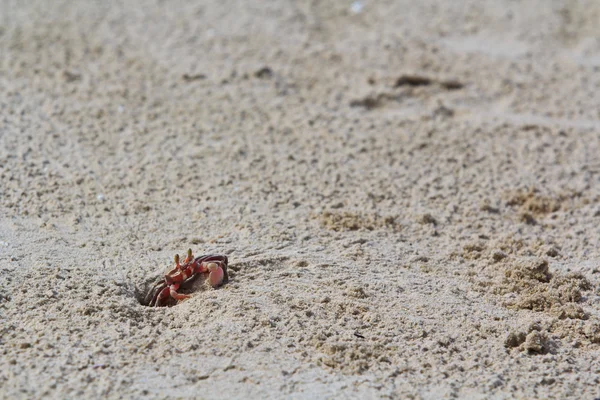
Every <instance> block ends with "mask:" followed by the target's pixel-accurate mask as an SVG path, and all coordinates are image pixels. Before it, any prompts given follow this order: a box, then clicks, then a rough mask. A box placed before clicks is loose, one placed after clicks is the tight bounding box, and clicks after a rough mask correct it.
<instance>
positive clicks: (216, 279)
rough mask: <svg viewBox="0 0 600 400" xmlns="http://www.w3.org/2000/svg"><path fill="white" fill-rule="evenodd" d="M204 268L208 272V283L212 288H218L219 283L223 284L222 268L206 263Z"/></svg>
mask: <svg viewBox="0 0 600 400" xmlns="http://www.w3.org/2000/svg"><path fill="white" fill-rule="evenodd" d="M206 268H207V269H208V271H209V274H208V281H209V282H210V285H211V286H212V287H214V288H216V287H217V286H220V285H221V283H223V277H224V276H225V273H224V272H223V268H221V266H220V265H219V264H217V263H213V262H211V263H208V265H207V266H206Z"/></svg>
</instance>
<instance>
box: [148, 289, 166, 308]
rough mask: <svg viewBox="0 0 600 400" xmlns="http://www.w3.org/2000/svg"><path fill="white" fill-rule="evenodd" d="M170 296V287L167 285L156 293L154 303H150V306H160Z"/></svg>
mask: <svg viewBox="0 0 600 400" xmlns="http://www.w3.org/2000/svg"><path fill="white" fill-rule="evenodd" d="M168 298H169V288H168V287H166V285H165V287H164V288H163V289H162V290H161V291H160V292H159V293H158V294H157V295H156V297H155V298H154V304H152V303H150V307H160V306H162V304H163V300H165V299H168Z"/></svg>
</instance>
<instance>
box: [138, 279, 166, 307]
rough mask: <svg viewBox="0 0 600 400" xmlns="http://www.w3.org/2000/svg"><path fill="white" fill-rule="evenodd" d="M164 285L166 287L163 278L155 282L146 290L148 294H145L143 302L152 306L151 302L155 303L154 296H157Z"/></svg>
mask: <svg viewBox="0 0 600 400" xmlns="http://www.w3.org/2000/svg"><path fill="white" fill-rule="evenodd" d="M165 287H167V284H166V283H165V281H164V279H163V280H162V281H160V282H157V283H155V284H154V287H153V288H152V290H150V291H149V292H148V294H147V295H146V298H145V299H144V302H145V303H146V304H148V305H149V306H151V307H152V306H153V304H154V303H156V298H157V296H158V294H159V293H160V292H161V290H163V289H164V288H165Z"/></svg>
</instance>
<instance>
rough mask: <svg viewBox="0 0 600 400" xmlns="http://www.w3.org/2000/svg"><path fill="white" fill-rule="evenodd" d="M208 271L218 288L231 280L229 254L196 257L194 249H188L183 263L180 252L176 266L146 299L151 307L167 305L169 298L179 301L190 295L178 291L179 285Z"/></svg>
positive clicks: (176, 256) (210, 279)
mask: <svg viewBox="0 0 600 400" xmlns="http://www.w3.org/2000/svg"><path fill="white" fill-rule="evenodd" d="M207 272H208V281H209V282H210V284H211V286H212V287H214V288H216V287H218V286H220V285H221V284H223V283H225V282H227V281H228V280H229V276H228V275H227V256H221V255H214V254H213V255H205V256H200V257H196V258H194V255H193V254H192V249H189V250H188V253H187V257H186V259H185V260H183V263H179V254H176V255H175V268H173V269H172V270H170V271H169V272H167V273H166V274H165V278H164V280H161V281H159V282H157V283H156V284H155V285H154V287H153V288H152V290H150V291H149V292H148V295H147V296H146V300H148V298H149V299H150V301H146V304H148V305H149V306H150V307H161V306H163V305H166V302H167V301H168V300H169V298H173V299H175V300H177V301H179V300H184V299H187V298H189V297H190V296H189V295H187V294H181V293H177V290H179V287H180V286H181V285H182V284H184V283H186V282H189V281H191V280H193V279H194V278H196V277H197V276H198V274H201V273H207Z"/></svg>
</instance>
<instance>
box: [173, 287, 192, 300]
mask: <svg viewBox="0 0 600 400" xmlns="http://www.w3.org/2000/svg"><path fill="white" fill-rule="evenodd" d="M179 285H180V284H179V283H174V284H172V285H171V286H169V294H170V295H171V297H172V298H174V299H175V300H185V299H189V298H190V296H189V295H187V294H180V293H177V290H178V289H179Z"/></svg>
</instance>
